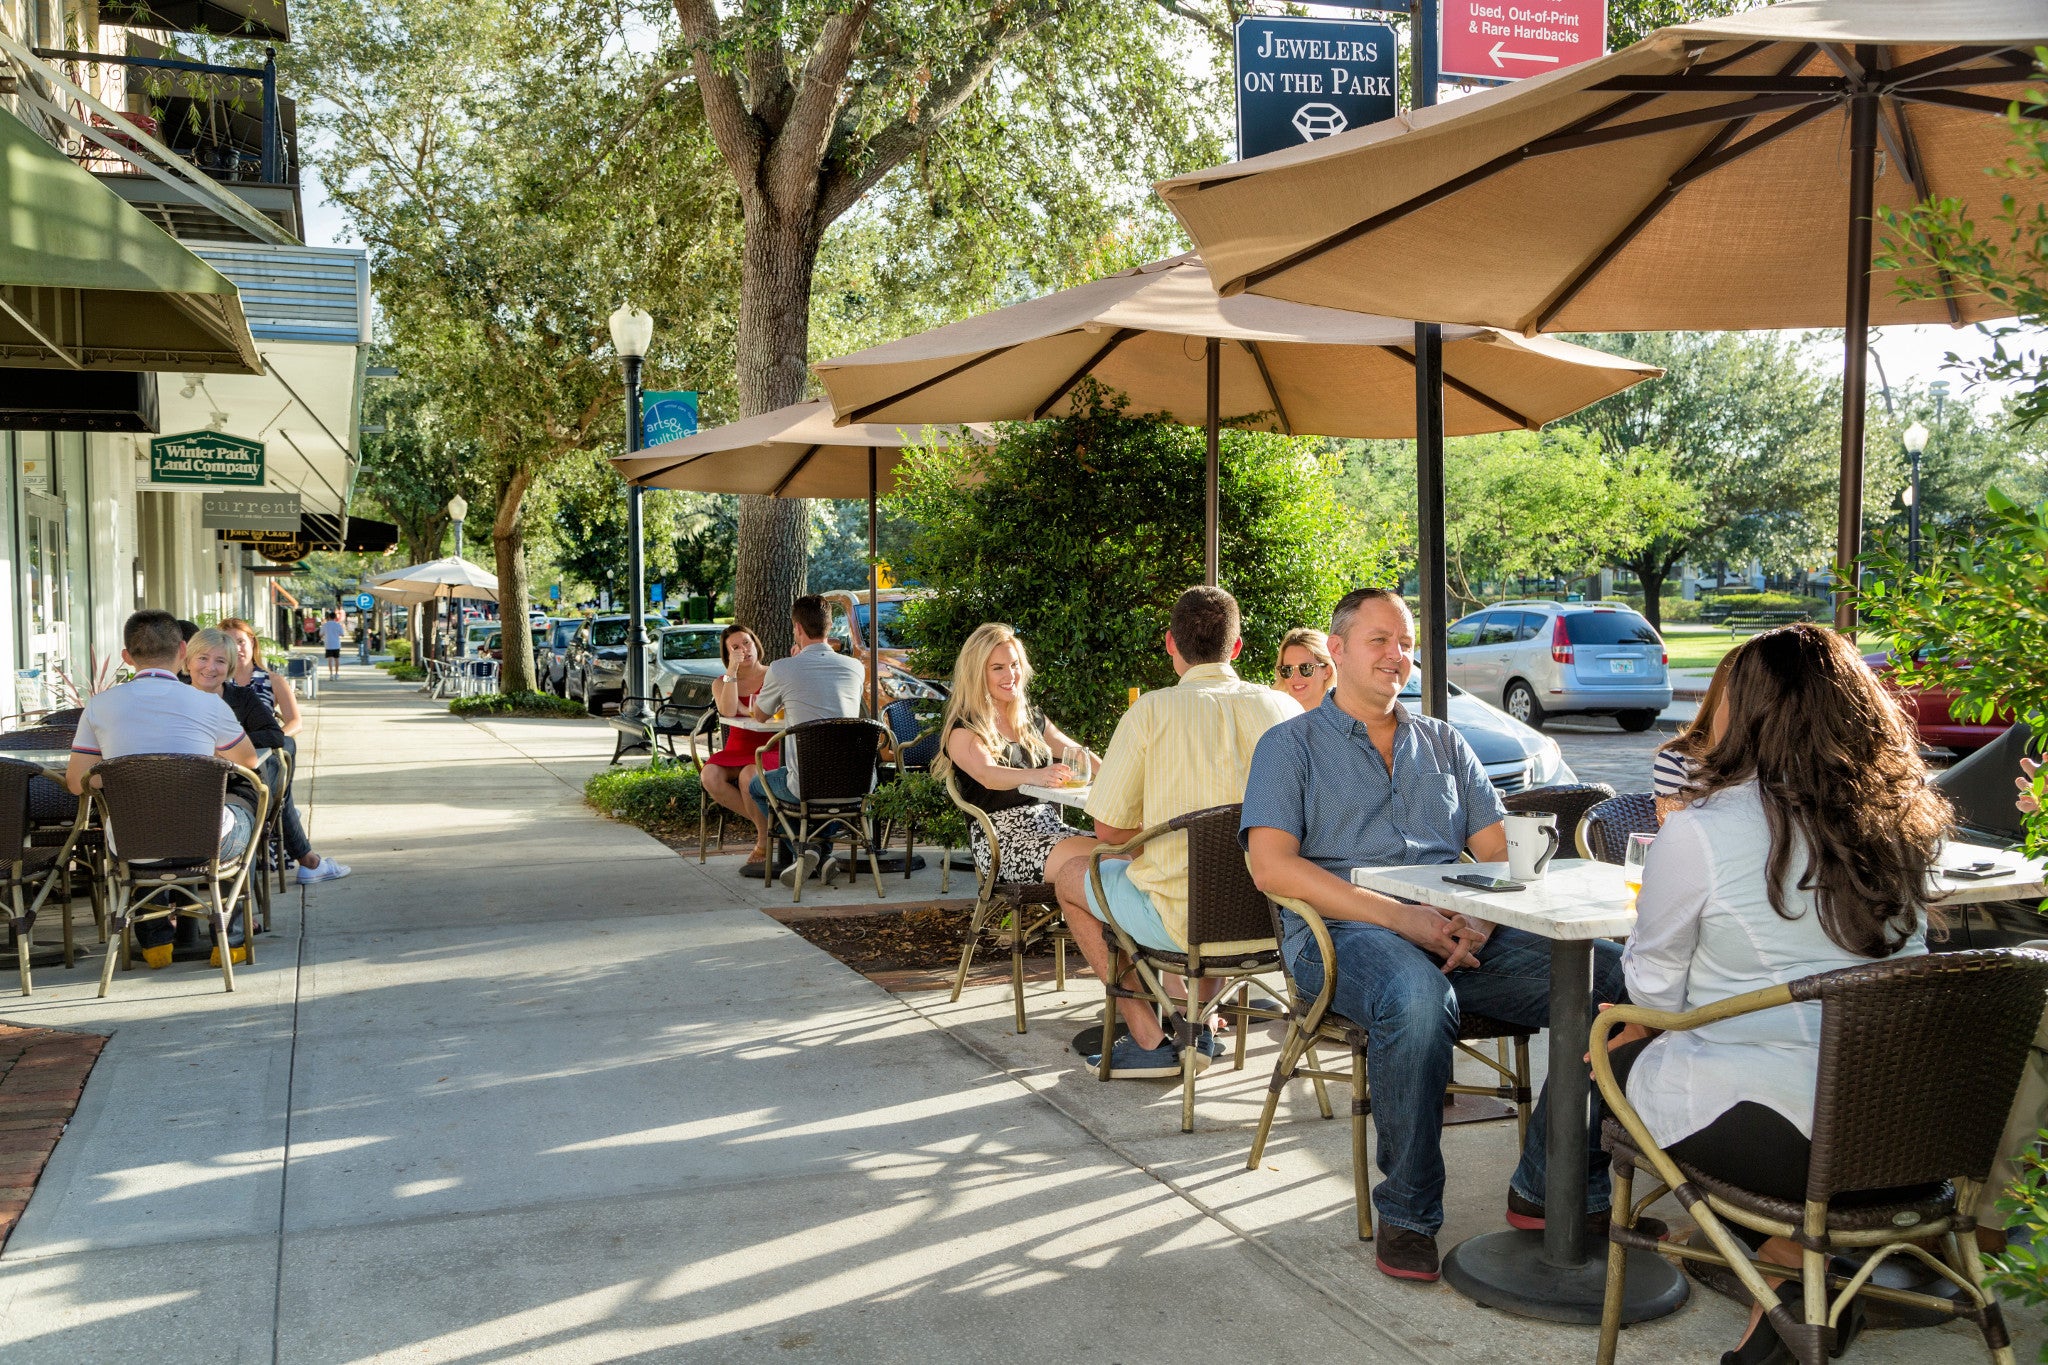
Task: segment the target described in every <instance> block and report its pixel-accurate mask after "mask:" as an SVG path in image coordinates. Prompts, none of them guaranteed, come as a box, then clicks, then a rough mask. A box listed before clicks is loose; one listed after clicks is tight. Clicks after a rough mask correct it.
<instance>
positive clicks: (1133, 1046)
mask: <svg viewBox="0 0 2048 1365" xmlns="http://www.w3.org/2000/svg"><path fill="white" fill-rule="evenodd" d="M1088 1065H1090V1066H1093V1067H1099V1066H1101V1065H1102V1054H1101V1053H1099V1052H1098V1053H1096V1054H1095V1055H1094V1056H1092V1057H1090V1058H1089V1059H1088ZM1208 1066H1209V1059H1208V1058H1207V1057H1204V1056H1203V1055H1202V1054H1201V1053H1200V1052H1197V1053H1196V1054H1195V1071H1196V1074H1198V1075H1199V1074H1200V1073H1201V1072H1203V1071H1205V1070H1207V1069H1208ZM1179 1075H1180V1049H1179V1048H1177V1047H1175V1046H1174V1045H1173V1044H1172V1043H1171V1042H1170V1041H1169V1042H1162V1043H1161V1044H1160V1045H1159V1046H1158V1047H1152V1048H1145V1047H1139V1046H1138V1040H1137V1039H1135V1038H1132V1037H1130V1036H1129V1035H1128V1034H1126V1035H1124V1036H1121V1037H1119V1038H1118V1039H1117V1040H1116V1042H1114V1043H1113V1044H1111V1045H1110V1049H1109V1078H1110V1079H1111V1080H1113V1081H1170V1080H1174V1079H1176V1078H1177V1077H1179Z"/></svg>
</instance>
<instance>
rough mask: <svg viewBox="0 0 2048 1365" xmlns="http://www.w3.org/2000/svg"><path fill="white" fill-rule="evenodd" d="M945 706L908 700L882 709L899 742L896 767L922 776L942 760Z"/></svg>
mask: <svg viewBox="0 0 2048 1365" xmlns="http://www.w3.org/2000/svg"><path fill="white" fill-rule="evenodd" d="M942 710H943V703H940V702H935V701H919V700H917V699H916V698H913V697H905V698H903V699H902V700H900V701H892V702H890V703H889V704H888V705H887V706H885V707H883V708H882V719H883V720H884V721H885V722H887V723H888V726H889V733H890V734H891V735H892V736H894V738H895V741H896V766H897V767H898V768H899V769H900V770H901V771H903V772H907V773H914V772H915V773H921V772H924V771H926V770H928V769H929V768H930V767H931V766H932V760H933V759H935V758H937V757H938V756H939V740H940V738H941V736H940V734H939V717H940V714H941V711H942Z"/></svg>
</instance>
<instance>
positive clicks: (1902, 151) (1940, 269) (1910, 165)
mask: <svg viewBox="0 0 2048 1365" xmlns="http://www.w3.org/2000/svg"><path fill="white" fill-rule="evenodd" d="M1891 114H1892V117H1891V118H1890V119H1888V118H1886V117H1885V116H1884V115H1885V110H1884V105H1883V103H1880V104H1879V105H1878V110H1877V132H1878V136H1880V137H1882V138H1883V139H1884V145H1885V150H1887V151H1888V152H1890V153H1891V155H1892V158H1893V159H1894V160H1896V161H1897V162H1898V163H1899V169H1900V170H1902V171H1904V172H1905V173H1906V183H1908V184H1910V185H1911V186H1912V187H1913V194H1914V196H1915V197H1916V198H1918V199H1920V200H1921V201H1923V202H1924V201H1926V200H1928V199H1931V198H1933V197H1934V196H1933V191H1932V190H1931V189H1930V187H1929V186H1928V183H1927V167H1926V166H1925V165H1923V164H1922V163H1921V160H1920V148H1919V146H1918V145H1917V144H1916V143H1915V141H1914V139H1913V127H1912V125H1911V124H1909V123H1907V122H1906V107H1905V106H1904V105H1902V104H1894V106H1893V108H1892V111H1891ZM1892 119H1897V120H1898V124H1899V126H1898V128H1897V130H1896V131H1895V130H1894V129H1893V128H1892ZM1934 274H1935V278H1936V279H1938V280H1940V281H1941V304H1942V307H1943V308H1945V309H1947V310H1948V325H1949V326H1951V327H1960V326H1962V325H1963V312H1962V309H1961V308H1959V307H1957V306H1956V282H1955V277H1954V276H1953V275H1951V274H1949V272H1948V270H1947V268H1946V267H1944V266H1943V265H1941V264H1940V263H1939V262H1936V264H1935V267H1934Z"/></svg>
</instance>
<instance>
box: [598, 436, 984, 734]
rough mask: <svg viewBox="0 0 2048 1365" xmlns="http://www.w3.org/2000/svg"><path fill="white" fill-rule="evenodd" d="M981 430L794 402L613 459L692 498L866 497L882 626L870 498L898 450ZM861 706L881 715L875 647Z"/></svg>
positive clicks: (871, 570) (873, 597) (646, 480)
mask: <svg viewBox="0 0 2048 1365" xmlns="http://www.w3.org/2000/svg"><path fill="white" fill-rule="evenodd" d="M987 438H988V430H987V428H985V427H983V428H971V427H958V426H901V425H898V424H896V423H883V422H876V423H870V424H865V425H855V426H838V425H835V424H834V422H833V420H832V409H831V407H830V406H829V405H828V404H826V403H825V402H823V401H822V400H813V401H812V402H809V403H794V404H791V405H790V406H789V407H786V408H777V409H775V410H774V411H773V412H764V413H761V414H760V415H758V416H755V417H746V418H742V419H741V420H739V421H737V422H730V423H727V424H726V425H725V426H722V427H713V428H711V429H710V430H709V431H700V432H698V433H697V434H696V435H695V436H686V437H684V438H683V439H682V440H680V441H665V442H663V443H662V444H660V445H658V446H648V447H647V448H646V449H644V450H640V451H637V452H635V453H634V454H632V455H614V456H613V457H612V463H613V464H614V465H616V466H617V467H618V471H619V475H620V477H621V478H623V479H625V480H626V482H628V483H637V484H641V485H643V486H645V487H649V488H682V489H688V490H690V491H692V492H696V493H754V494H758V495H761V496H764V497H771V498H858V497H862V496H865V497H866V498H867V500H868V625H869V633H870V634H871V635H872V634H873V633H874V630H875V627H876V624H877V623H878V622H879V621H880V620H881V614H880V611H879V602H878V600H877V599H878V596H879V593H880V583H879V573H878V569H877V565H876V563H875V539H876V530H877V526H876V519H877V518H876V509H875V499H876V498H877V496H879V495H880V494H883V493H890V492H894V491H895V488H896V467H897V465H899V464H900V463H902V460H903V452H904V450H905V449H908V448H910V447H914V446H929V445H943V444H948V443H953V442H958V441H961V440H986V439H987ZM868 659H869V666H868V709H869V710H870V712H871V713H872V714H873V715H874V716H875V718H876V719H878V720H879V719H880V718H881V714H882V707H881V700H882V671H881V668H880V667H879V664H880V660H881V651H880V649H879V644H878V642H876V641H871V642H870V644H869V647H868Z"/></svg>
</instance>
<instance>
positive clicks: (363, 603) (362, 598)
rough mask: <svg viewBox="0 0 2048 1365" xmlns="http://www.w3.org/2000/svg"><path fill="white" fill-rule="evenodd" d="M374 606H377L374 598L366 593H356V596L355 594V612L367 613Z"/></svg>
mask: <svg viewBox="0 0 2048 1365" xmlns="http://www.w3.org/2000/svg"><path fill="white" fill-rule="evenodd" d="M376 605H377V599H376V598H374V597H372V596H370V594H368V593H366V592H359V593H357V594H356V610H357V611H368V610H369V609H370V608H372V607H374V606H376Z"/></svg>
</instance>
